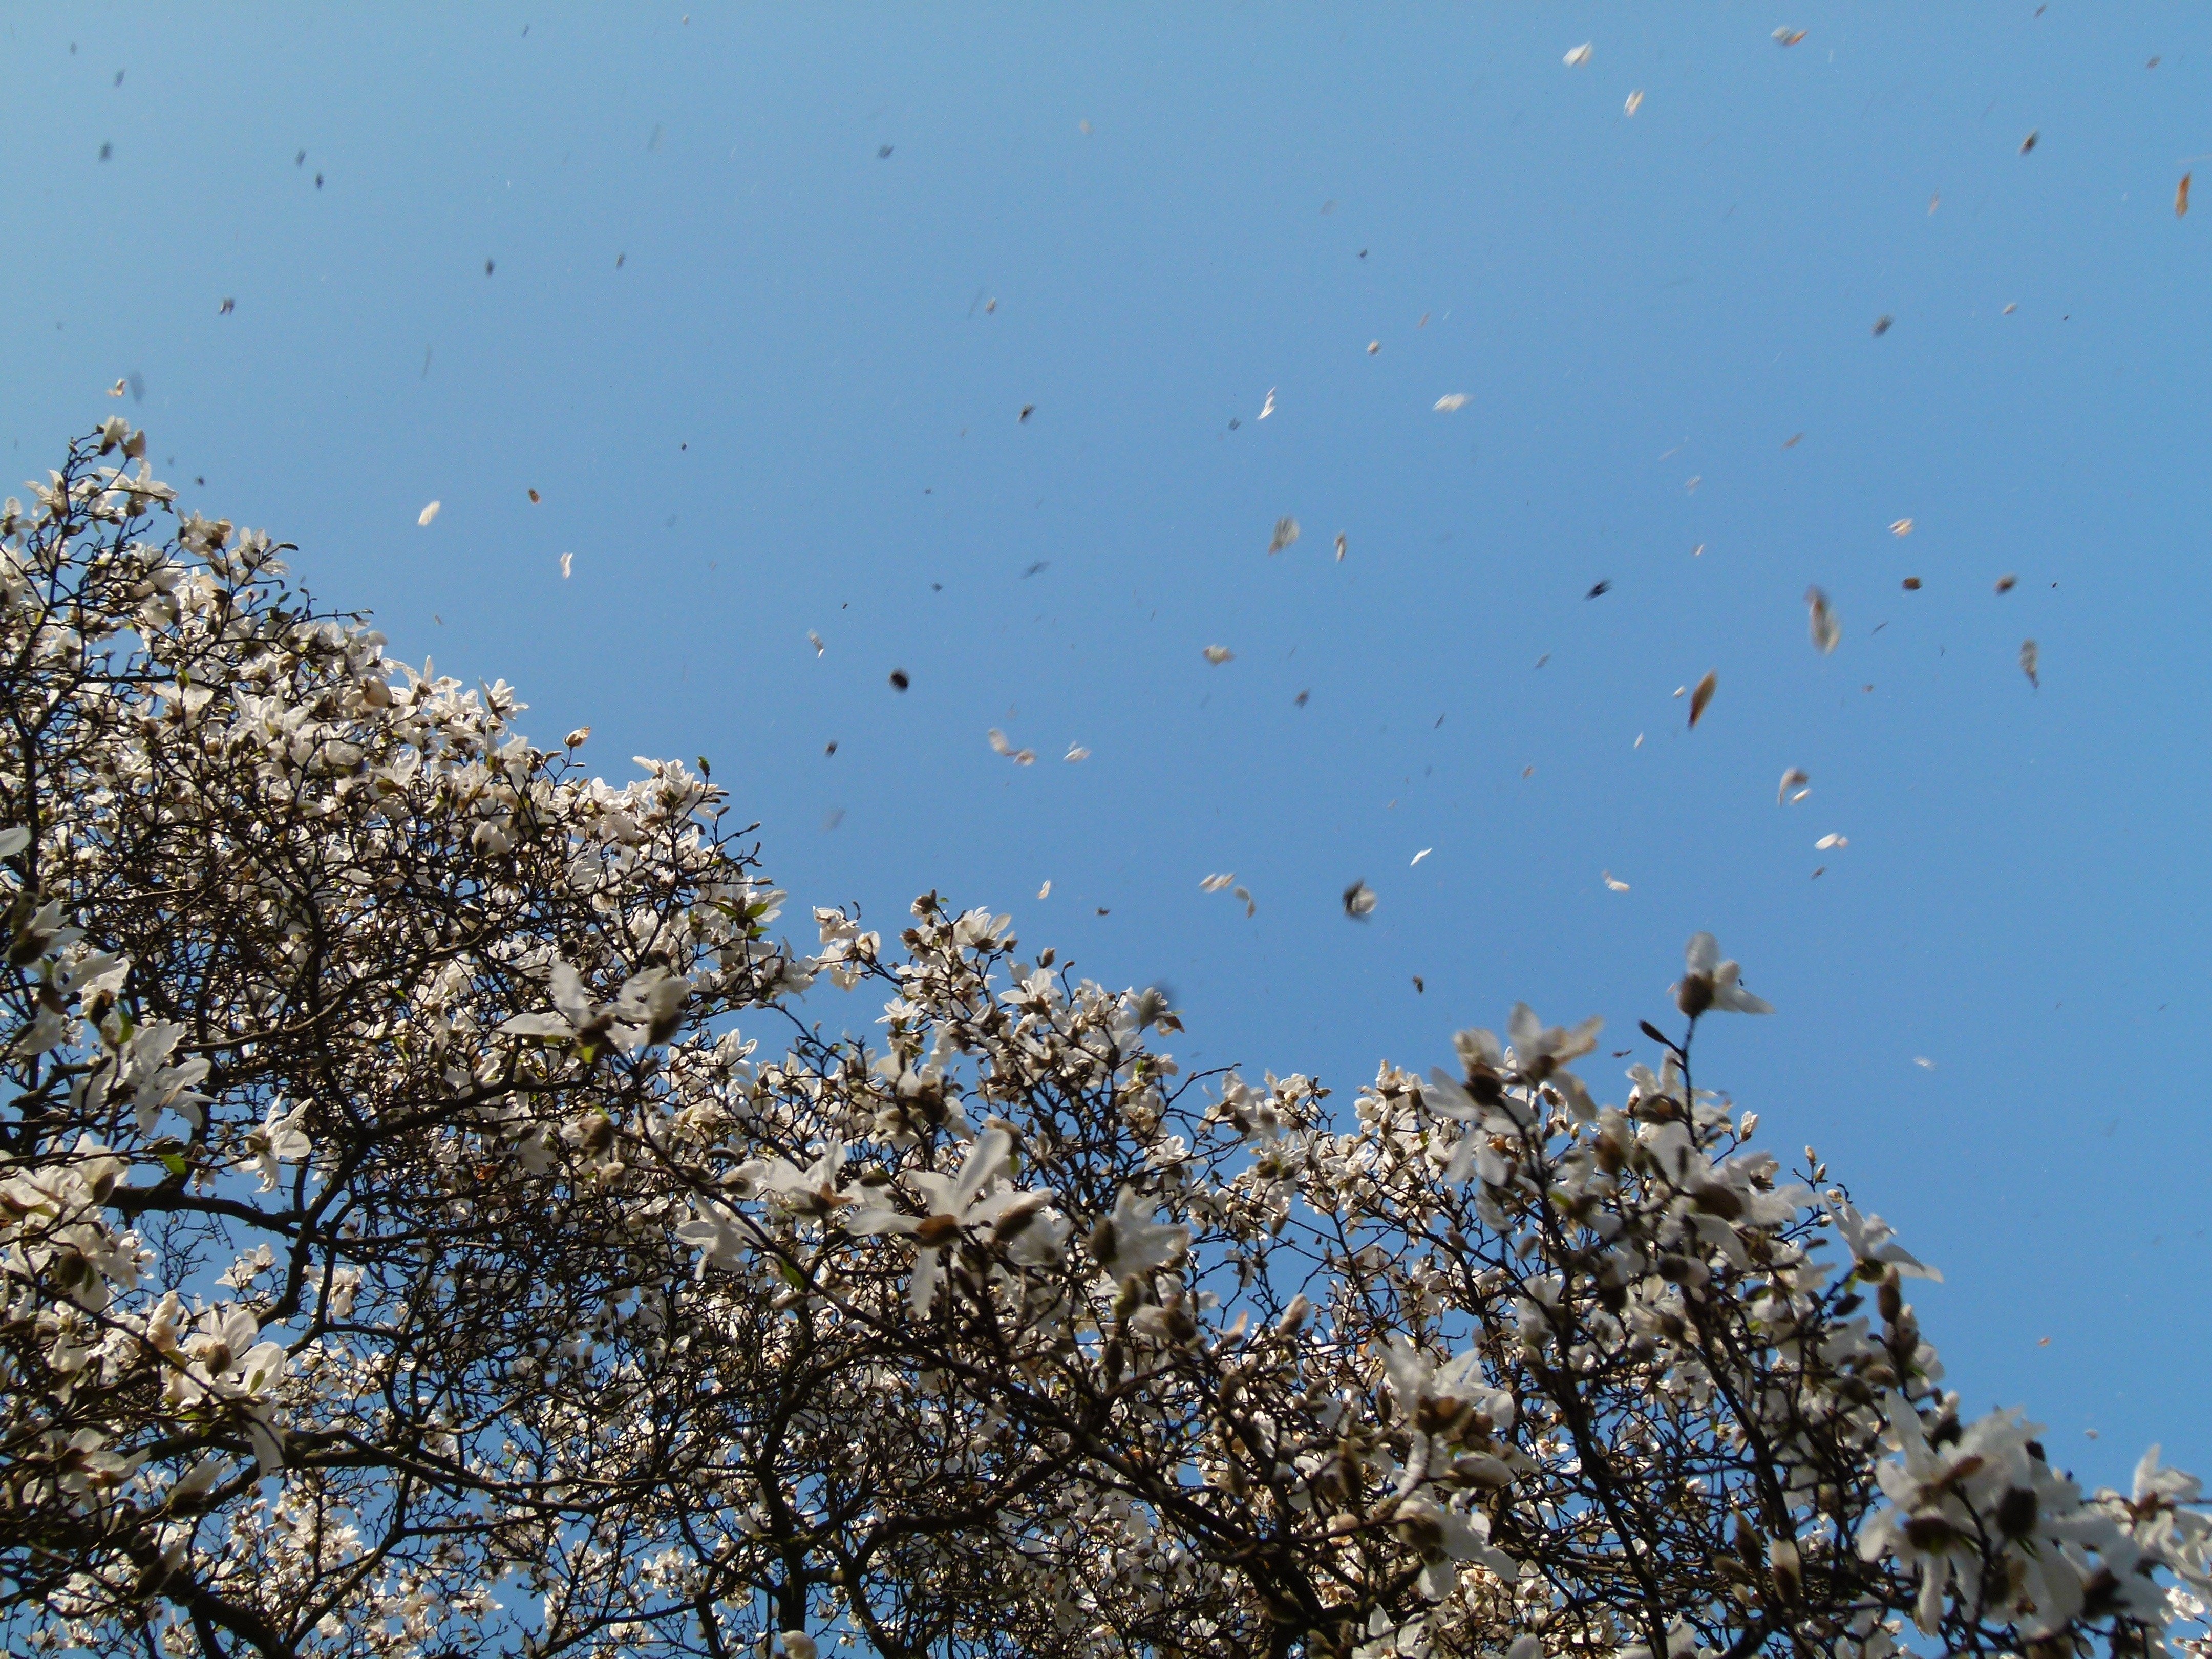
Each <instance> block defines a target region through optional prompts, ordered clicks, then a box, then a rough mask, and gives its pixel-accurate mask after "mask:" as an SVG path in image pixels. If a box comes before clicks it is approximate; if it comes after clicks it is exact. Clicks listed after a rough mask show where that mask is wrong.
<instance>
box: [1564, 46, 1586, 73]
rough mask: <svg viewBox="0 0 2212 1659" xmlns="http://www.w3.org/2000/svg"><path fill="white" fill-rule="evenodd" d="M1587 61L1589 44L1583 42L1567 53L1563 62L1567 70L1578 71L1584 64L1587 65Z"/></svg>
mask: <svg viewBox="0 0 2212 1659" xmlns="http://www.w3.org/2000/svg"><path fill="white" fill-rule="evenodd" d="M1589 60H1590V43H1589V41H1587V40H1585V41H1583V43H1582V45H1580V46H1577V47H1575V48H1574V50H1572V51H1571V52H1568V53H1567V56H1566V60H1565V61H1566V65H1567V67H1568V68H1569V69H1580V68H1581V67H1582V66H1583V64H1587V63H1589Z"/></svg>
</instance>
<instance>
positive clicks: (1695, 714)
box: [1690, 668, 1721, 731]
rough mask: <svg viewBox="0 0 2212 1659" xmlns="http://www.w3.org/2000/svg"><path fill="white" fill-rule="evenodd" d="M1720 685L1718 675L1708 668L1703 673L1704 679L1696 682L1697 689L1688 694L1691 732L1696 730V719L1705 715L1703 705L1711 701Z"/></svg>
mask: <svg viewBox="0 0 2212 1659" xmlns="http://www.w3.org/2000/svg"><path fill="white" fill-rule="evenodd" d="M1720 683H1721V677H1720V675H1719V674H1718V673H1717V672H1716V671H1714V670H1712V669H1710V668H1709V669H1707V670H1706V671H1705V678H1703V679H1701V680H1699V682H1698V689H1697V690H1694V691H1692V692H1691V693H1690V726H1691V729H1692V731H1694V730H1696V728H1697V724H1698V720H1699V717H1700V716H1701V715H1703V714H1705V705H1706V704H1707V703H1709V702H1711V701H1712V700H1713V692H1714V690H1716V689H1717V687H1718V686H1719V684H1720Z"/></svg>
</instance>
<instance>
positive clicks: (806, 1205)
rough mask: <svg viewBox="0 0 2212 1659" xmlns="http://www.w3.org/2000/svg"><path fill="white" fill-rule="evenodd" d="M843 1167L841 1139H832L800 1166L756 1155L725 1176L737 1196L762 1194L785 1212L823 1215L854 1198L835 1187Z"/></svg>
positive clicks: (845, 1204) (787, 1160) (759, 1195)
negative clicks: (815, 1156) (809, 1161)
mask: <svg viewBox="0 0 2212 1659" xmlns="http://www.w3.org/2000/svg"><path fill="white" fill-rule="evenodd" d="M844 1167H845V1143H844V1142H843V1141H842V1140H832V1141H829V1142H828V1143H827V1144H825V1145H824V1146H823V1149H822V1151H821V1152H820V1154H819V1155H818V1156H817V1158H815V1160H814V1162H813V1163H811V1164H808V1165H807V1166H806V1168H805V1169H804V1170H802V1169H800V1168H799V1166H798V1165H796V1164H793V1163H792V1162H791V1161H790V1160H789V1159H788V1158H765V1159H763V1158H756V1159H754V1160H753V1161H752V1162H750V1163H748V1164H739V1165H738V1167H737V1168H736V1169H735V1170H732V1171H731V1172H730V1174H729V1175H728V1176H726V1178H725V1179H726V1184H727V1185H728V1187H729V1188H730V1190H731V1191H732V1193H733V1194H736V1195H737V1196H738V1197H740V1198H753V1197H761V1198H765V1199H766V1200H768V1201H769V1203H770V1204H772V1205H774V1206H775V1207H776V1208H777V1209H779V1210H781V1211H783V1212H785V1213H786V1214H787V1215H803V1216H826V1215H828V1214H829V1213H830V1212H832V1211H834V1210H838V1209H842V1208H843V1207H845V1206H848V1205H851V1204H853V1203H855V1202H857V1201H858V1200H855V1199H854V1197H853V1196H852V1195H851V1194H848V1193H842V1192H840V1191H838V1190H837V1176H838V1173H839V1171H841V1170H843V1168H844Z"/></svg>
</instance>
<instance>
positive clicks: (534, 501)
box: [530, 489, 545, 507]
mask: <svg viewBox="0 0 2212 1659" xmlns="http://www.w3.org/2000/svg"><path fill="white" fill-rule="evenodd" d="M544 499H545V498H544V496H542V495H539V494H538V492H537V491H536V490H534V489H533V490H532V491H531V492H530V504H531V506H532V507H535V506H537V505H538V502H540V501H543V500H544Z"/></svg>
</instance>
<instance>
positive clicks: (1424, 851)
mask: <svg viewBox="0 0 2212 1659" xmlns="http://www.w3.org/2000/svg"><path fill="white" fill-rule="evenodd" d="M1436 850H1437V849H1436V848H1433V847H1424V848H1421V850H1420V851H1419V852H1418V853H1416V854H1413V863H1414V864H1419V862H1420V861H1421V860H1423V859H1425V858H1426V857H1428V855H1429V854H1431V853H1433V852H1435V851H1436ZM1407 868H1408V869H1410V868H1412V866H1411V865H1409V866H1407Z"/></svg>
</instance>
